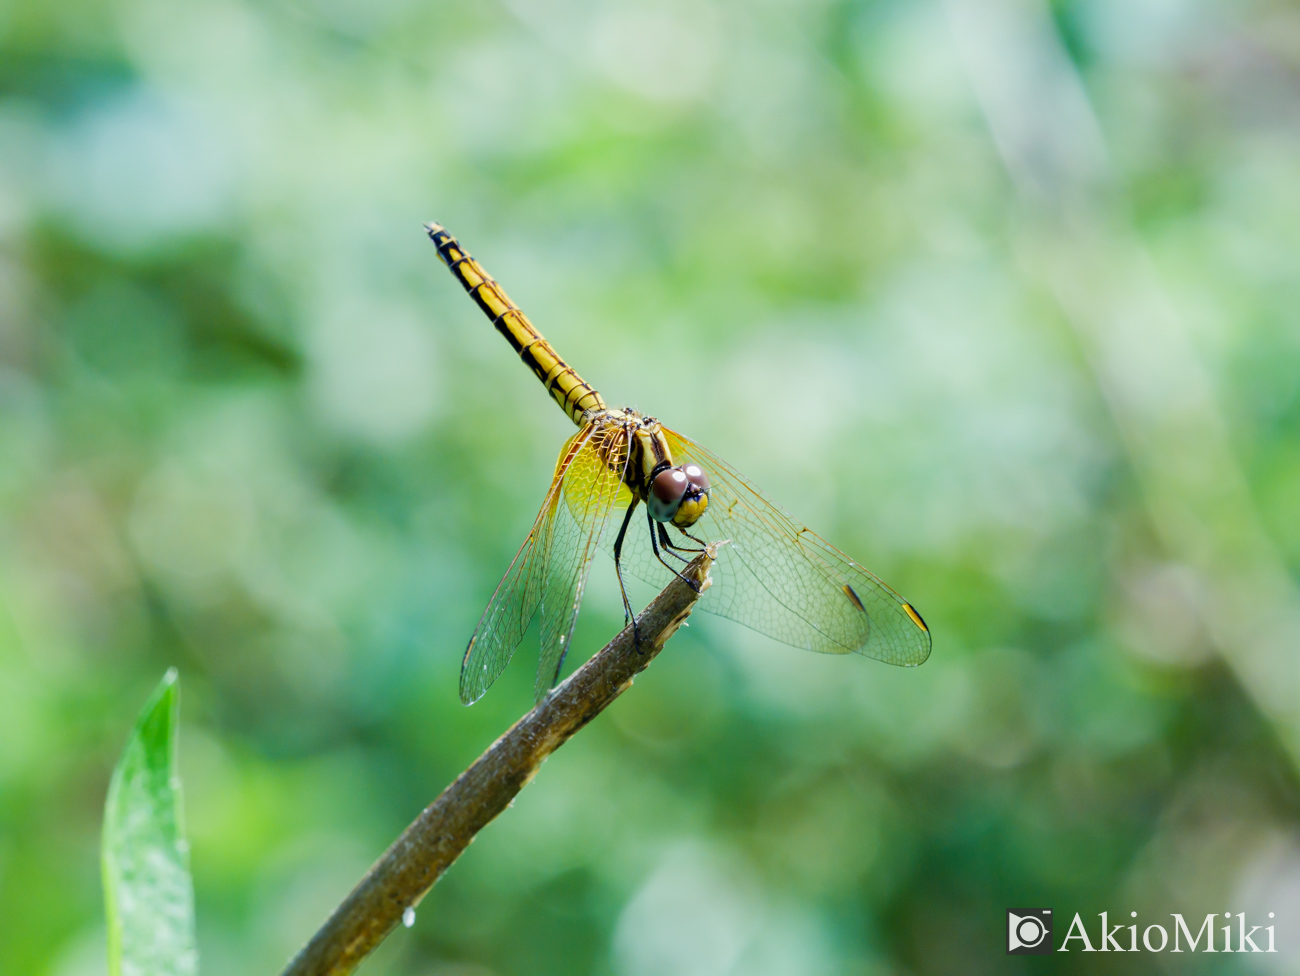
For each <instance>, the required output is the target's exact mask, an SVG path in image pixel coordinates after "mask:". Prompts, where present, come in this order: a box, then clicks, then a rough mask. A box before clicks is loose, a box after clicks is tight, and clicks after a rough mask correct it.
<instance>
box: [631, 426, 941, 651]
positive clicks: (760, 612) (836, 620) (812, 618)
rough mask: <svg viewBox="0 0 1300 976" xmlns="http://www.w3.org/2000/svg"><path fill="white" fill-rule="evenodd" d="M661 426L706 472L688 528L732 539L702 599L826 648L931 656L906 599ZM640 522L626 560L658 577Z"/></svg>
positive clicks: (789, 640) (757, 625) (677, 453)
mask: <svg viewBox="0 0 1300 976" xmlns="http://www.w3.org/2000/svg"><path fill="white" fill-rule="evenodd" d="M664 436H665V437H666V438H667V440H668V445H669V448H670V449H671V451H672V453H673V460H674V462H675V463H677V464H685V463H687V462H691V461H693V462H695V463H696V464H698V465H700V467H702V468H703V469H704V470H705V471H706V472H707V473H708V476H709V479H710V481H711V482H712V486H713V487H712V490H711V491H710V493H709V506H708V508H707V509H706V510H705V513H704V515H703V516H702V517H701V518H700V520H699V521H698V522H696V523H695V525H694V527H692V528H691V530H690V532H691V534H692V535H694V536H696V537H698V538H700V539H703V540H704V541H706V542H713V541H718V540H722V539H730V540H731V545H729V546H727V547H726V548H724V549H723V550H722V551H721V552H720V553H719V555H718V561H717V563H716V564H715V565H714V568H713V571H712V574H711V575H712V579H713V585H712V587H711V588H710V589H709V592H708V593H706V594H705V595H704V597H703V598H702V599H701V601H700V607H701V609H704V610H708V611H709V612H711V613H716V614H718V615H720V616H723V617H727V618H729V619H731V620H734V621H736V622H737V623H741V624H744V625H745V626H746V627H750V628H752V629H753V630H757V631H758V632H760V633H763V634H766V635H768V636H769V637H773V638H775V639H776V640H779V641H782V642H784V643H786V644H791V645H793V646H794V647H801V648H804V649H806V650H810V651H818V652H821V653H823V654H849V653H858V654H864V655H866V656H867V657H873V658H876V659H877V660H880V661H885V662H887V663H889V664H898V665H905V666H910V665H917V664H920V663H921V662H923V661H924V660H925V659H926V658H927V657H929V656H930V632H929V630H928V629H926V626H925V624H924V622H923V621H922V620H921V617H920V615H919V614H917V612H916V610H915V609H914V608H913V607H912V606H911V605H910V604H909V603H908V602H907V601H906V600H904V599H903V598H902V597H901V596H899V595H898V594H897V593H895V592H894V591H893V590H892V589H890V588H889V587H888V586H886V585H885V584H884V583H883V582H881V581H880V580H879V579H877V578H876V577H875V576H874V575H872V574H871V573H870V572H868V571H867V570H866V569H863V568H862V567H861V566H859V565H858V564H857V563H856V562H854V561H853V560H851V559H849V557H848V556H846V555H844V553H842V552H840V551H839V550H838V549H836V548H835V547H834V546H832V545H831V544H830V543H828V542H826V541H825V540H824V539H822V538H821V537H820V536H818V535H817V534H816V533H814V532H813V531H812V530H811V529H808V528H805V527H804V526H803V525H801V524H800V523H798V522H796V521H795V520H794V519H792V518H791V517H790V516H789V515H788V514H786V513H785V512H784V511H782V510H781V509H780V508H779V507H777V506H776V505H775V504H774V503H773V502H771V501H770V500H769V499H767V498H766V497H765V496H764V495H763V494H762V493H761V492H760V491H759V490H758V489H757V488H755V487H754V486H753V485H751V484H750V483H749V482H748V481H747V480H746V479H745V477H744V476H743V475H741V474H740V473H739V472H738V471H736V470H735V469H734V468H732V467H731V466H730V465H729V464H727V463H726V462H725V461H723V460H722V459H721V458H719V457H718V456H717V455H716V454H713V453H712V452H711V451H709V450H707V449H706V448H703V447H701V446H700V445H699V444H696V443H695V442H694V441H692V440H691V439H690V438H688V437H686V436H684V435H682V434H679V433H676V432H675V431H672V430H669V429H668V428H666V427H665V428H664ZM634 521H637V520H635V519H634ZM639 523H640V524H639V531H635V529H636V528H638V527H637V526H634V527H630V528H629V530H628V536H627V540H626V541H625V542H624V547H623V559H622V564H623V568H624V569H625V570H627V571H629V572H631V573H632V574H633V575H634V576H637V577H638V578H640V579H643V580H645V581H646V582H648V583H651V584H652V585H655V586H662V585H664V584H665V583H666V582H667V580H668V579H669V578H670V575H669V572H668V570H667V569H665V568H664V567H663V566H662V565H661V564H660V562H659V561H658V560H657V559H656V558H655V556H654V554H653V552H652V551H651V548H650V542H649V530H648V528H647V526H646V524H645V521H644V519H641V520H639ZM668 533H669V535H670V537H671V538H672V539H673V541H674V543H675V544H678V545H684V546H694V545H695V543H693V542H690V541H689V540H684V539H683V538H682V536H681V535H680V533H678V532H677V530H676V529H674V528H672V527H671V526H670V527H668ZM666 558H667V560H668V562H670V563H672V564H674V565H678V563H677V562H676V560H675V559H674V558H673V557H672V556H667V557H666Z"/></svg>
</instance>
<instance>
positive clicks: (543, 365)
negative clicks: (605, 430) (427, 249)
mask: <svg viewBox="0 0 1300 976" xmlns="http://www.w3.org/2000/svg"><path fill="white" fill-rule="evenodd" d="M425 229H426V230H428V232H429V239H430V240H432V241H433V243H434V244H435V245H437V247H438V256H439V257H441V258H442V260H443V263H444V264H446V265H447V267H448V268H449V269H450V270H451V273H452V274H453V275H455V276H456V279H457V280H458V281H459V282H460V283H461V284H462V285H463V286H464V288H465V290H466V291H467V292H469V294H470V297H471V298H473V299H474V301H475V302H476V303H477V304H478V307H479V308H481V309H482V310H483V314H484V315H486V316H487V317H488V318H489V319H490V320H491V321H492V324H493V326H495V327H496V330H497V331H498V332H500V333H501V334H502V335H503V336H505V338H506V341H507V342H509V343H510V346H511V348H512V349H514V351H515V352H517V353H518V354H519V358H520V359H522V360H523V361H524V362H525V363H526V364H527V365H528V368H529V369H531V370H532V371H533V375H535V376H536V377H537V378H538V379H539V380H541V381H542V385H543V386H545V387H546V389H547V391H548V392H549V393H550V394H551V397H552V399H554V400H555V402H556V403H558V404H559V405H560V409H562V410H563V411H564V412H565V413H566V414H568V415H569V419H570V420H572V421H573V422H574V423H575V424H577V425H578V426H582V418H583V416H584V415H586V414H587V412H588V411H591V410H604V409H605V401H604V400H603V399H601V396H600V394H599V393H597V392H596V391H595V390H594V389H592V387H591V386H590V385H589V384H588V383H587V382H586V381H585V380H584V379H583V378H582V377H581V376H579V375H578V372H577V370H575V369H574V368H573V367H572V366H570V365H569V364H568V363H566V362H565V361H564V360H563V359H561V358H560V354H559V353H557V352H556V351H555V348H554V347H553V346H552V345H551V344H550V343H549V342H547V341H546V340H545V339H544V338H543V337H542V335H541V333H540V332H538V331H537V329H536V328H534V327H533V323H532V322H530V321H528V316H526V315H525V314H524V313H523V312H522V311H521V310H520V309H519V306H517V305H516V304H515V303H514V302H512V301H511V300H510V297H509V296H508V295H507V294H506V293H505V291H503V290H502V288H501V286H500V285H498V284H497V283H496V281H494V280H493V279H492V278H491V277H490V276H489V275H488V273H487V272H486V271H484V270H483V266H482V265H480V264H479V263H478V262H477V261H475V260H474V259H473V258H472V257H471V256H470V255H469V252H467V251H466V250H465V249H464V248H463V247H461V246H460V242H459V241H457V240H456V238H454V237H452V235H451V234H449V233H448V232H447V229H446V228H445V227H443V226H441V225H440V224H426V225H425Z"/></svg>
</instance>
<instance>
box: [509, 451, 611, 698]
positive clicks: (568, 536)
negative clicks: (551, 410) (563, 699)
mask: <svg viewBox="0 0 1300 976" xmlns="http://www.w3.org/2000/svg"><path fill="white" fill-rule="evenodd" d="M627 457H628V439H627V433H626V432H625V431H624V430H623V429H622V428H621V427H613V426H610V427H604V428H601V429H599V430H597V431H596V432H595V433H594V434H593V435H592V436H591V438H590V439H589V441H588V442H587V443H586V445H584V447H583V448H582V450H581V451H579V452H578V453H577V455H576V456H575V457H574V459H573V462H572V463H571V464H570V465H569V467H568V470H567V471H566V472H565V474H564V478H563V487H562V489H561V494H562V496H563V502H562V503H561V504H560V505H559V506H558V507H559V511H558V513H557V514H556V516H555V518H554V519H553V520H552V524H551V535H550V539H549V543H550V544H549V547H548V556H547V559H548V564H547V568H546V582H545V584H544V588H543V590H542V598H541V599H542V653H541V658H540V660H539V661H538V665H537V683H536V685H535V686H534V688H533V692H534V695H535V697H536V699H537V700H538V701H541V700H542V699H543V698H545V697H546V695H547V693H548V692H549V691H550V690H551V688H552V687H554V686H555V683H556V682H557V681H558V680H559V678H560V669H561V668H562V667H563V665H564V657H565V654H566V653H567V652H568V650H569V644H570V642H571V641H572V639H573V629H574V626H575V625H576V624H577V622H578V610H579V608H580V607H581V606H582V597H583V592H584V591H585V590H586V587H587V574H588V572H589V571H590V569H591V557H592V556H593V555H595V553H596V549H597V548H598V547H599V545H600V541H601V539H602V538H603V537H604V536H605V535H606V534H607V533H606V531H605V530H606V528H607V527H608V524H609V516H610V512H611V511H612V510H613V508H614V503H615V501H616V500H617V499H618V497H619V495H620V493H621V494H622V495H624V496H628V497H630V494H629V493H628V492H627V490H626V489H624V488H623V469H624V467H625V466H626V464H627Z"/></svg>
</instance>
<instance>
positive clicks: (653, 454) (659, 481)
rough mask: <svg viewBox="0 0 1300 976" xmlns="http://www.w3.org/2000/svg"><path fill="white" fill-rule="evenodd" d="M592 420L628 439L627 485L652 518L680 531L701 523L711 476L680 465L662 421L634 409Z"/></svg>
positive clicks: (599, 413) (696, 467) (595, 416)
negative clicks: (665, 434) (668, 523)
mask: <svg viewBox="0 0 1300 976" xmlns="http://www.w3.org/2000/svg"><path fill="white" fill-rule="evenodd" d="M589 418H590V422H591V423H595V424H598V425H601V426H606V427H611V428H616V429H617V430H618V432H619V433H620V434H621V435H622V437H626V439H627V458H626V462H625V464H624V467H623V482H624V484H626V485H627V486H628V488H629V489H631V491H632V492H633V493H635V495H636V496H637V498H639V499H640V500H641V501H642V502H644V503H645V506H646V508H647V509H648V510H649V512H650V517H651V518H653V519H655V520H656V521H658V522H671V523H672V524H673V525H675V526H677V527H678V528H680V529H687V528H690V527H691V526H692V525H694V524H695V523H696V522H697V521H698V520H699V518H700V516H701V515H703V514H704V510H705V509H706V508H708V505H709V476H708V475H707V474H706V473H705V472H704V469H703V468H701V467H700V466H699V465H698V464H694V463H689V464H677V463H676V461H675V459H674V458H673V453H672V449H671V448H670V447H669V446H668V438H667V437H665V436H664V431H663V428H662V427H661V426H660V425H659V421H657V420H655V419H654V418H653V417H647V416H645V415H644V414H642V413H641V412H640V411H638V410H633V409H632V408H631V407H622V408H618V409H614V410H609V409H606V410H596V411H592V412H591V413H590V414H589ZM619 439H621V438H619Z"/></svg>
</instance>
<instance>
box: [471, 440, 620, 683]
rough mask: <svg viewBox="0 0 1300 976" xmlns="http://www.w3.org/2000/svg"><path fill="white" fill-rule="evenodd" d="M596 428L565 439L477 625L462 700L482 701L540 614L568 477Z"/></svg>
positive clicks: (588, 445)
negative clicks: (533, 515)
mask: <svg viewBox="0 0 1300 976" xmlns="http://www.w3.org/2000/svg"><path fill="white" fill-rule="evenodd" d="M595 433H596V428H595V427H594V426H588V427H584V428H583V429H582V430H580V431H578V433H576V434H574V435H573V437H571V438H569V440H568V441H567V442H566V443H565V445H564V448H563V449H562V450H561V451H560V458H559V461H558V462H557V463H556V466H555V477H554V478H553V479H552V480H551V487H550V489H549V490H548V491H547V493H546V500H545V501H544V502H543V503H542V510H541V511H540V512H538V513H537V520H536V521H535V522H534V523H533V528H532V531H531V532H529V533H528V538H527V539H525V540H524V544H523V545H522V546H520V547H519V552H518V553H516V554H515V558H514V562H512V563H511V564H510V568H509V569H507V570H506V574H505V576H503V577H502V578H501V582H500V583H498V584H497V588H496V592H494V593H493V594H492V599H491V600H490V601H489V602H488V605H487V609H486V610H484V611H483V616H482V617H481V618H480V619H479V622H478V626H477V627H475V628H474V636H472V637H471V638H470V640H469V647H468V648H466V649H465V658H464V660H463V661H462V663H461V668H460V700H461V701H463V702H464V703H465V704H466V705H469V704H472V703H473V702H476V701H478V699H479V698H481V697H482V696H483V693H484V692H485V691H487V690H488V688H489V687H490V686H491V685H492V682H494V681H496V679H497V678H498V677H500V675H501V672H502V671H504V670H505V669H506V665H507V664H509V663H510V658H511V657H512V656H513V655H514V653H515V648H516V647H518V646H519V642H520V641H521V640H523V638H524V632H525V631H527V630H528V625H529V624H530V623H532V620H533V617H534V616H535V615H536V614H537V608H538V606H539V605H540V604H541V601H542V592H543V589H544V588H545V585H546V581H547V572H546V571H547V563H548V558H549V554H550V550H551V548H552V546H553V540H554V538H555V523H556V516H557V514H558V513H559V509H560V499H561V495H562V490H563V486H564V480H565V477H566V476H567V474H568V472H569V470H570V469H571V468H572V467H573V465H574V463H575V462H576V461H577V459H578V458H579V457H581V456H582V455H583V454H584V452H586V451H589V450H590V445H591V440H592V437H593V436H594V435H595Z"/></svg>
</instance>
